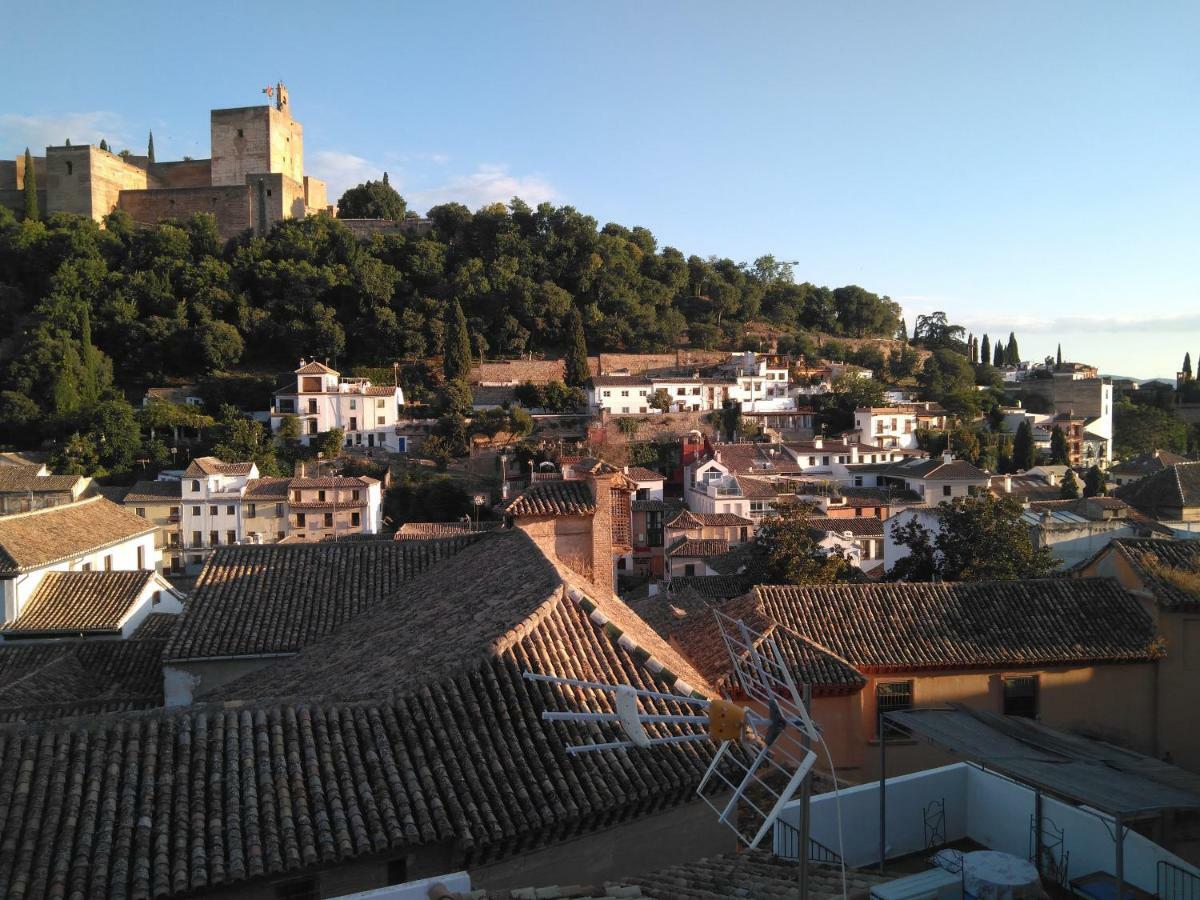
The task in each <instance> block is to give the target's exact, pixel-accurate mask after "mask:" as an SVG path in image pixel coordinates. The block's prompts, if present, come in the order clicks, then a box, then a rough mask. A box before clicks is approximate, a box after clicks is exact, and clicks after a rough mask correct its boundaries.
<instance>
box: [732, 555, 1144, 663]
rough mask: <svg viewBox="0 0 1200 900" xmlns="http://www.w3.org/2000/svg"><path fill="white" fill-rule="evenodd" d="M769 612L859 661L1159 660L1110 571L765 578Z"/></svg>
mask: <svg viewBox="0 0 1200 900" xmlns="http://www.w3.org/2000/svg"><path fill="white" fill-rule="evenodd" d="M754 594H755V596H756V597H757V598H758V600H759V601H760V603H761V606H762V609H763V611H764V614H765V615H766V616H767V617H768V618H770V619H771V620H772V621H775V622H777V623H779V624H782V625H785V626H787V627H788V628H791V629H792V630H793V631H795V632H796V633H797V634H800V635H803V636H804V637H806V638H808V639H809V640H812V641H815V642H817V643H818V644H820V645H821V646H823V647H827V648H829V649H830V651H832V652H833V653H836V654H838V655H839V656H841V657H843V658H844V659H846V660H848V661H849V662H850V663H851V664H852V665H854V666H855V667H857V668H860V669H861V668H872V669H883V670H895V669H928V668H940V669H946V668H969V667H977V666H994V665H1014V666H1016V665H1051V664H1057V663H1064V664H1065V663H1093V662H1114V661H1140V660H1149V659H1153V658H1155V653H1154V650H1153V648H1152V646H1151V645H1152V642H1153V641H1154V637H1155V634H1154V627H1153V624H1152V622H1151V620H1150V617H1149V615H1148V614H1147V613H1146V612H1145V610H1144V609H1142V607H1141V605H1140V604H1139V603H1138V601H1137V600H1136V599H1135V598H1134V597H1133V596H1131V595H1130V594H1129V593H1127V592H1126V591H1124V590H1123V589H1122V588H1121V586H1120V585H1119V584H1118V583H1117V582H1116V581H1113V580H1111V579H1100V578H1097V579H1078V580H1073V579H1045V580H1036V581H997V582H974V583H971V582H955V583H900V584H848V585H813V586H807V587H790V586H775V585H760V586H758V587H756V588H755V589H754Z"/></svg>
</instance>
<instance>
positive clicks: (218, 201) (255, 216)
mask: <svg viewBox="0 0 1200 900" xmlns="http://www.w3.org/2000/svg"><path fill="white" fill-rule="evenodd" d="M263 93H265V94H267V96H268V98H269V99H271V100H273V101H274V102H273V103H268V104H267V105H265V106H243V107H238V108H236V109H214V110H212V112H211V114H210V131H211V140H212V158H211V159H184V160H179V161H175V162H158V161H156V160H155V159H154V158H153V157H151V156H132V155H129V154H125V155H118V154H115V153H110V152H109V151H107V150H101V149H100V148H99V147H93V146H89V145H79V146H76V145H67V146H62V147H47V148H46V155H45V156H37V157H33V168H34V177H35V183H36V185H37V192H38V208H39V209H40V210H41V212H42V215H43V216H46V215H52V214H53V213H57V212H70V213H78V214H79V215H83V216H91V217H92V218H93V219H95V220H97V221H99V220H100V219H101V218H103V217H104V216H106V215H108V213H110V212H112V211H113V210H114V209H122V210H125V211H126V212H127V213H129V215H130V216H131V217H132V218H133V220H134V221H135V222H138V223H143V224H154V223H157V222H161V221H162V220H164V219H184V218H187V217H188V216H190V215H192V214H193V213H198V212H205V213H212V214H213V215H214V216H215V217H216V219H217V227H218V228H219V229H220V232H221V236H222V237H224V238H230V237H233V236H235V235H237V234H239V233H241V232H242V231H245V230H246V229H248V228H251V229H253V230H254V231H255V232H256V233H258V234H262V233H264V232H266V231H267V229H269V228H270V227H271V225H273V224H274V223H275V222H277V221H279V220H280V219H286V218H302V217H303V216H306V215H312V214H315V213H323V212H329V211H331V210H330V207H329V206H328V200H327V198H326V196H325V183H324V182H323V181H318V180H317V179H315V178H310V177H309V176H307V175H305V174H304V129H303V128H302V127H301V125H300V123H299V122H297V121H296V120H295V119H293V118H292V111H291V106H290V104H289V102H288V93H287V88H286V87H284V85H283V84H282V83H280V84H278V85H276V86H275V87H274V88H266V89H264V91H263ZM25 175H26V173H25V159H24V156H23V155H18V156H17V158H16V159H15V160H0V205H4V206H7V207H9V208H10V209H12V210H14V211H16V212H17V213H18V214H20V212H21V211H22V210H23V209H24V188H25Z"/></svg>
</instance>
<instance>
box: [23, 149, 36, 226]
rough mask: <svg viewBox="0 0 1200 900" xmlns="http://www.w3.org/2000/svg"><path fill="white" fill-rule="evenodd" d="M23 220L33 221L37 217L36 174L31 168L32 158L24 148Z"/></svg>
mask: <svg viewBox="0 0 1200 900" xmlns="http://www.w3.org/2000/svg"><path fill="white" fill-rule="evenodd" d="M25 218H26V219H34V220H36V219H37V218H39V216H38V201H37V173H36V172H35V171H34V168H33V156H32V155H30V153H29V148H28V147H26V148H25Z"/></svg>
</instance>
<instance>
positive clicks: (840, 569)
mask: <svg viewBox="0 0 1200 900" xmlns="http://www.w3.org/2000/svg"><path fill="white" fill-rule="evenodd" d="M757 542H758V545H759V547H760V548H761V551H762V553H763V554H764V555H765V558H766V567H767V574H768V577H769V578H770V580H771V581H772V583H776V584H829V583H831V582H834V581H859V580H861V578H862V573H861V572H860V571H859V569H858V568H857V567H856V566H855V565H854V564H853V563H852V562H850V560H848V559H847V558H846V557H845V556H844V555H843V554H841V553H838V552H831V551H827V550H826V549H824V548H822V547H821V546H820V545H819V544H818V543H817V538H816V534H815V533H814V531H813V527H812V523H811V507H810V506H809V505H808V504H805V503H793V504H789V505H786V506H783V507H781V508H780V509H779V511H778V514H777V515H774V516H771V517H770V518H769V519H767V520H766V521H765V522H764V523H763V526H762V528H761V529H760V530H759V533H758V538H757Z"/></svg>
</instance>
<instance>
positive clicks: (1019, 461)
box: [1012, 419, 1037, 472]
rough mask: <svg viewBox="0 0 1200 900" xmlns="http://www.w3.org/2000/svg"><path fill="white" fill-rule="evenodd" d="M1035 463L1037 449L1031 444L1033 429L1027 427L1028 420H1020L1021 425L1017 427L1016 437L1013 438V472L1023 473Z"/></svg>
mask: <svg viewBox="0 0 1200 900" xmlns="http://www.w3.org/2000/svg"><path fill="white" fill-rule="evenodd" d="M1036 461H1037V448H1036V447H1035V446H1034V443H1033V429H1032V428H1031V427H1030V425H1029V419H1022V420H1021V424H1020V425H1018V426H1017V433H1016V436H1015V437H1014V438H1013V451H1012V467H1013V471H1016V472H1024V471H1026V470H1027V469H1032V468H1033V467H1034V464H1035V463H1036Z"/></svg>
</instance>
